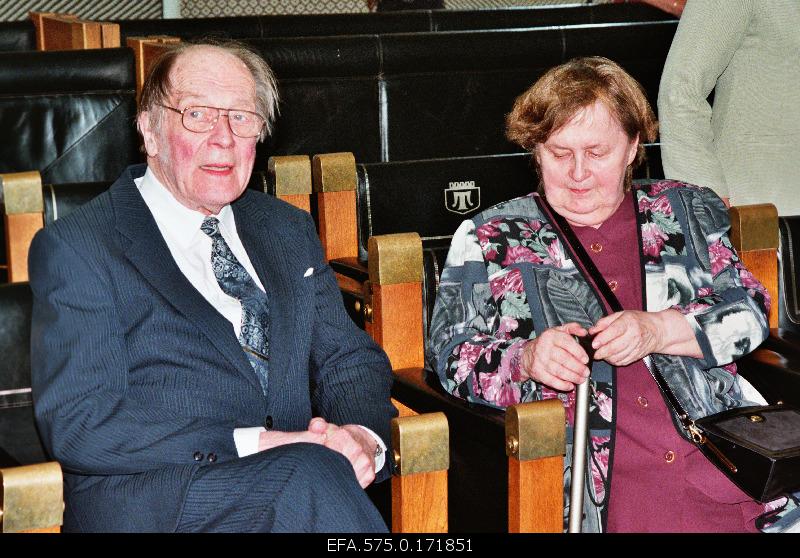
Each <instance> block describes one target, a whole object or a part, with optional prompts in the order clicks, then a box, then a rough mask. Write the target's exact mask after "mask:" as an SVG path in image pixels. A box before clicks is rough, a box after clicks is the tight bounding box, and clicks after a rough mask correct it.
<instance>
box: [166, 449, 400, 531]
mask: <svg viewBox="0 0 800 558" xmlns="http://www.w3.org/2000/svg"><path fill="white" fill-rule="evenodd" d="M176 531H179V532H243V533H266V532H275V533H278V532H325V533H332V532H349V533H353V532H367V533H375V532H386V524H385V523H384V522H383V519H382V518H381V516H380V514H379V513H378V510H377V509H375V506H374V505H373V504H372V502H371V501H370V499H369V498H368V497H367V495H366V493H365V492H364V490H363V489H362V488H361V486H360V485H359V484H358V481H357V480H356V476H355V474H354V472H353V468H352V466H351V465H350V462H349V461H348V460H347V459H346V458H345V457H344V456H343V455H341V454H339V453H337V452H334V451H332V450H330V449H328V448H326V447H324V446H321V445H318V444H290V445H286V446H280V447H277V448H274V449H271V450H268V451H265V452H261V453H257V454H254V455H251V456H248V457H245V458H242V459H238V460H235V461H229V462H225V463H219V464H213V465H208V466H206V467H202V468H201V469H199V470H198V471H197V473H196V474H195V476H194V477H193V478H192V481H191V484H190V485H189V489H188V492H187V495H186V500H185V502H184V505H183V511H182V512H181V516H180V519H179V520H178V526H177V528H176Z"/></svg>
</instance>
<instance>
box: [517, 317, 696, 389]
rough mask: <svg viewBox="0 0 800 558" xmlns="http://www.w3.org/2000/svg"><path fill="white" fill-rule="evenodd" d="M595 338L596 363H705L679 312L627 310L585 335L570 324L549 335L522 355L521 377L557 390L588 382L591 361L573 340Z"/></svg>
mask: <svg viewBox="0 0 800 558" xmlns="http://www.w3.org/2000/svg"><path fill="white" fill-rule="evenodd" d="M585 335H593V336H594V339H593V341H592V347H593V348H594V349H595V353H594V359H595V360H605V361H606V362H608V363H609V364H611V365H613V366H626V365H628V364H631V363H632V362H636V361H637V360H639V359H641V358H644V357H646V356H647V355H649V354H651V353H663V354H670V355H683V356H690V357H694V358H702V357H703V353H702V351H701V350H700V345H699V344H698V343H697V340H696V339H695V336H694V331H693V330H692V327H691V326H690V325H689V322H687V321H686V319H685V318H684V317H683V315H682V314H681V313H680V312H678V311H677V310H663V311H661V312H641V311H636V310H625V311H623V312H616V313H614V314H611V315H609V316H605V317H603V318H601V319H600V320H598V321H597V323H596V324H595V325H593V326H592V327H591V328H589V330H588V331H587V330H586V329H585V328H583V327H581V325H580V324H578V323H575V322H570V323H568V324H564V325H562V326H558V327H553V328H550V329H547V330H545V331H544V332H543V333H542V334H541V335H540V336H538V337H537V338H536V339H531V340H530V341H528V342H527V343H526V344H525V347H524V348H523V350H522V359H521V364H520V374H521V375H522V377H523V378H531V379H532V380H534V381H535V382H538V383H541V384H544V385H546V386H548V387H551V388H553V389H556V390H559V391H570V390H572V389H574V388H575V386H576V385H577V384H580V383H582V382H584V381H586V378H588V377H589V367H588V366H587V365H588V363H589V357H588V356H587V354H586V351H584V350H583V348H582V347H581V346H580V344H579V343H578V342H577V341H576V340H575V337H573V336H578V337H583V336H585Z"/></svg>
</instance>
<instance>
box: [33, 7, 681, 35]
mask: <svg viewBox="0 0 800 558" xmlns="http://www.w3.org/2000/svg"><path fill="white" fill-rule="evenodd" d="M666 19H674V18H673V17H672V16H671V15H669V14H667V13H666V12H664V11H662V10H659V9H656V8H653V7H651V6H647V5H642V4H624V5H571V6H544V7H543V6H533V7H518V8H499V9H493V10H411V11H404V12H379V13H356V14H302V15H299V14H286V15H264V16H240V17H204V18H182V19H123V20H117V21H116V23H118V24H119V26H120V37H121V39H122V44H125V39H126V38H128V37H137V36H146V35H172V36H175V37H181V38H182V39H184V40H187V39H189V40H191V39H201V38H209V37H216V38H228V39H243V38H248V39H256V38H261V39H265V38H273V37H320V36H328V35H363V34H382V33H419V32H423V31H464V30H478V29H510V28H527V27H546V26H552V25H582V24H588V23H611V22H631V21H661V20H666ZM31 27H32V26H31Z"/></svg>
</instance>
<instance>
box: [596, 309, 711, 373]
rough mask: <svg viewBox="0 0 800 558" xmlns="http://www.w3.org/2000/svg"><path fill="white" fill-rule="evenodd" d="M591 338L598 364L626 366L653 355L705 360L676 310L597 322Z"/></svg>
mask: <svg viewBox="0 0 800 558" xmlns="http://www.w3.org/2000/svg"><path fill="white" fill-rule="evenodd" d="M589 334H591V335H594V340H593V341H592V347H594V348H595V353H594V358H595V360H605V361H606V362H608V363H609V364H612V365H614V366H626V365H628V364H630V363H632V362H636V361H637V360H639V359H641V358H644V357H646V356H647V355H649V354H652V353H661V354H666V355H681V356H689V357H694V358H702V357H703V352H702V351H701V350H700V345H699V344H698V343H697V339H696V338H695V336H694V331H693V330H692V327H691V326H690V325H689V322H687V321H686V319H685V318H684V317H683V315H682V314H681V313H680V312H678V311H677V310H662V311H661V312H642V311H638V310H625V311H623V312H616V313H614V314H611V315H609V316H605V317H603V318H601V319H599V320H598V321H597V323H596V324H594V325H593V326H592V327H591V328H589Z"/></svg>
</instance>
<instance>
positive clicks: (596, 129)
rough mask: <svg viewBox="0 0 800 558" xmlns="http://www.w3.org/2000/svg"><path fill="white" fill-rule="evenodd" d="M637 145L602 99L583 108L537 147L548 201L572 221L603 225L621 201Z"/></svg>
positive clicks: (575, 224)
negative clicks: (626, 172)
mask: <svg viewBox="0 0 800 558" xmlns="http://www.w3.org/2000/svg"><path fill="white" fill-rule="evenodd" d="M638 144H639V140H638V137H636V138H633V139H631V138H629V137H628V136H627V134H625V131H624V130H623V129H622V127H621V126H620V124H619V123H618V122H617V120H616V119H615V118H614V117H613V116H612V115H611V113H610V112H609V111H608V109H607V108H606V106H605V105H604V104H603V103H601V102H600V101H597V102H595V103H594V104H593V105H590V106H588V107H585V108H583V109H581V110H580V111H578V112H577V113H576V114H575V116H573V117H572V119H570V120H569V121H568V122H567V123H566V124H564V125H563V126H562V127H561V128H559V129H558V130H556V131H555V132H553V133H552V134H550V137H548V138H547V140H546V141H545V142H544V143H541V144H539V145H537V146H536V150H535V151H534V155H535V157H536V160H537V161H538V163H539V170H540V173H541V177H542V183H543V185H544V193H545V196H546V197H547V201H548V202H549V203H550V205H551V206H552V207H553V209H554V210H555V211H556V212H557V213H558V214H559V215H562V216H563V217H564V218H565V219H566V220H567V221H568V222H569V223H570V224H571V225H573V226H590V227H598V226H600V225H601V224H602V223H603V222H604V221H605V220H606V219H608V218H609V217H610V216H611V215H612V214H613V213H614V211H616V209H617V208H618V207H619V205H620V203H622V198H623V197H624V196H625V192H624V181H625V170H626V169H627V167H628V165H630V164H631V163H632V162H633V160H634V158H635V157H636V148H637V147H638Z"/></svg>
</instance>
